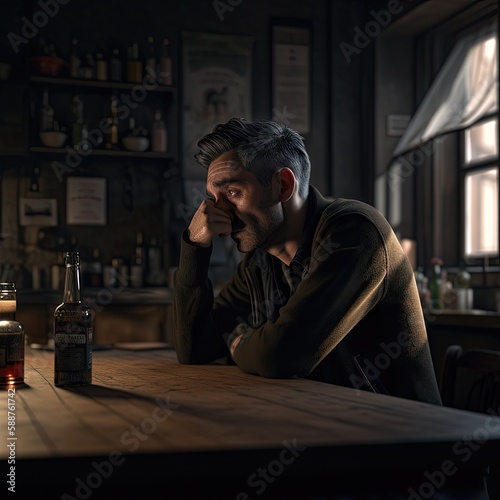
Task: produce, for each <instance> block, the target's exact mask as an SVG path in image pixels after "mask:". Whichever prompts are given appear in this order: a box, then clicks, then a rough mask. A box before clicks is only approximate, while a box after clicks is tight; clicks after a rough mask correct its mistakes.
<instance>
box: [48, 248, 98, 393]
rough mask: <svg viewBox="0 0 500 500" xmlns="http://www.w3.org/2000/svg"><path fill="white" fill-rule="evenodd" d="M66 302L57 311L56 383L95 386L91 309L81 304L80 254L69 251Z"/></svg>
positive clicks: (55, 336)
mask: <svg viewBox="0 0 500 500" xmlns="http://www.w3.org/2000/svg"><path fill="white" fill-rule="evenodd" d="M65 265H66V276H65V280H64V292H63V301H62V303H61V304H60V305H58V306H57V307H56V309H55V311H54V347H55V350H54V383H55V385H56V386H64V385H85V384H91V383H92V335H93V329H92V323H93V317H92V310H91V309H90V307H89V306H87V305H86V304H84V303H83V302H82V297H81V285H80V283H81V281H80V255H79V253H78V252H67V253H66V257H65Z"/></svg>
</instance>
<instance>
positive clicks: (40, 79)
mask: <svg viewBox="0 0 500 500" xmlns="http://www.w3.org/2000/svg"><path fill="white" fill-rule="evenodd" d="M29 81H30V82H31V83H40V84H45V85H61V86H66V87H88V88H95V89H110V90H134V89H137V88H138V87H142V88H144V90H146V91H147V92H166V93H175V92H176V91H177V88H176V87H173V86H171V85H157V86H156V87H155V88H147V87H148V86H149V84H146V86H144V85H143V84H142V82H141V83H139V82H137V83H132V82H130V83H129V82H110V81H101V80H80V79H77V78H59V77H53V76H31V77H30V79H29ZM151 85H152V84H151Z"/></svg>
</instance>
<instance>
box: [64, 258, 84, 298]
mask: <svg viewBox="0 0 500 500" xmlns="http://www.w3.org/2000/svg"><path fill="white" fill-rule="evenodd" d="M81 301H82V299H81V291H80V266H78V265H75V264H66V278H65V280H64V293H63V302H64V303H65V304H78V303H80V302H81Z"/></svg>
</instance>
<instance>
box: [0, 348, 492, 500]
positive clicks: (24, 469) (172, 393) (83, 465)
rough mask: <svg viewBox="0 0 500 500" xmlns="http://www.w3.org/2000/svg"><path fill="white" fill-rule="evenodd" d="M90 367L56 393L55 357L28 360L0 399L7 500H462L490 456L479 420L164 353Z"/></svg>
mask: <svg viewBox="0 0 500 500" xmlns="http://www.w3.org/2000/svg"><path fill="white" fill-rule="evenodd" d="M93 365H94V367H93V372H94V373H93V384H92V385H91V386H82V387H74V388H59V387H55V386H54V384H53V353H52V352H49V351H33V350H30V349H28V351H27V353H26V370H25V371H26V373H25V382H26V384H25V386H24V387H21V388H16V390H15V394H12V393H11V394H10V396H9V395H8V391H2V392H0V397H1V403H0V410H1V413H0V415H2V423H1V429H2V430H1V431H0V436H2V441H3V443H2V446H1V448H0V449H1V452H0V459H1V460H2V463H4V464H5V463H6V462H9V461H11V460H9V459H12V458H14V459H15V463H14V465H13V467H14V475H13V477H14V483H15V491H16V493H19V494H20V495H19V496H17V497H14V498H23V499H24V498H44V499H45V498H47V499H64V500H69V499H75V498H77V499H87V498H92V499H94V498H107V499H115V498H117V499H118V498H120V499H125V498H126V499H141V500H147V499H160V498H165V499H166V498H168V499H172V498H174V499H175V498H179V499H180V498H196V499H205V498H206V499H212V498H213V499H225V498H232V499H237V500H243V499H250V498H251V499H254V498H282V499H293V498H307V499H313V498H314V499H319V498H323V499H327V498H358V497H355V495H360V496H359V498H365V497H362V495H364V494H367V493H371V494H375V493H378V494H379V495H380V496H378V497H375V496H373V497H370V498H381V499H382V498H384V499H389V498H410V499H411V498H414V499H418V498H430V497H429V496H424V495H428V493H429V491H431V490H434V491H443V490H453V489H454V488H456V489H457V491H460V494H461V495H465V494H466V492H467V488H468V487H469V486H467V485H471V484H472V485H474V484H476V485H477V481H478V477H479V475H480V473H482V470H483V467H484V465H485V464H487V463H489V462H491V461H492V460H493V461H494V460H497V461H498V460H499V457H500V419H498V418H496V417H492V416H488V415H480V414H474V413H470V412H465V411H460V410H454V409H450V408H443V407H439V406H433V405H430V404H425V403H418V402H414V401H409V400H404V399H398V398H394V397H389V396H382V395H377V394H371V393H367V392H363V391H358V390H355V389H348V388H344V387H338V386H333V385H329V384H323V383H319V382H313V381H310V380H305V379H287V380H282V379H279V380H271V379H264V378H260V377H256V376H251V375H247V374H245V373H243V372H241V371H240V370H239V368H237V367H235V366H227V365H220V364H219V365H218V364H213V365H204V366H192V365H191V366H186V365H180V364H178V363H177V361H176V358H175V353H174V352H173V351H172V350H149V351H140V352H138V351H126V350H118V349H112V350H102V351H99V350H96V351H95V352H94V363H93ZM8 406H9V408H7V407H8ZM7 410H13V411H12V412H11V413H9V416H10V418H9V425H11V424H12V423H14V427H15V429H14V433H13V434H10V433H8V430H7V429H8V426H7V421H8V420H7V414H8V413H7ZM13 414H14V415H15V421H14V422H13V419H12V415H13ZM14 437H15V438H16V439H15V440H14V439H11V438H14ZM6 443H7V445H8V446H5V444H6ZM12 443H15V445H14V446H13V445H12ZM9 446H10V447H9ZM10 467H11V466H9V465H6V466H5V468H4V469H3V471H4V474H5V471H7V473H9V472H10V470H11V469H10ZM3 477H4V478H5V475H4V476H3ZM11 477H12V476H11ZM8 480H9V476H7V481H8ZM8 487H9V483H8V482H7V483H6V482H5V481H4V482H3V484H2V488H4V489H5V491H6V493H8V492H9V491H7V488H8ZM396 492H399V493H400V492H403V495H402V496H390V495H392V494H393V493H394V494H395V493H396ZM342 495H348V496H347V497H343V496H342ZM412 495H414V496H412ZM3 497H4V495H3V492H2V498H3ZM5 497H6V498H7V495H5ZM439 498H441V497H439ZM443 498H444V497H443ZM446 498H448V497H446ZM460 498H468V497H466V496H461V497H460ZM474 498H482V497H474Z"/></svg>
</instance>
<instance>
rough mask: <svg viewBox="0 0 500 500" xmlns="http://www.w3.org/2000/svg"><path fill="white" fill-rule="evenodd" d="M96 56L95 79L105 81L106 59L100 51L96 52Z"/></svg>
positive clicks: (106, 72) (106, 75) (106, 74)
mask: <svg viewBox="0 0 500 500" xmlns="http://www.w3.org/2000/svg"><path fill="white" fill-rule="evenodd" d="M96 57H97V64H96V78H97V80H101V81H106V80H107V79H108V61H106V59H104V55H103V53H102V52H98V53H97V56H96Z"/></svg>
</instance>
